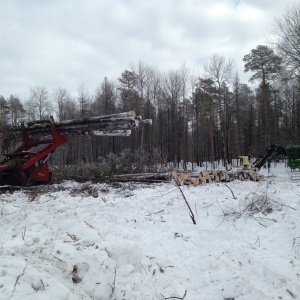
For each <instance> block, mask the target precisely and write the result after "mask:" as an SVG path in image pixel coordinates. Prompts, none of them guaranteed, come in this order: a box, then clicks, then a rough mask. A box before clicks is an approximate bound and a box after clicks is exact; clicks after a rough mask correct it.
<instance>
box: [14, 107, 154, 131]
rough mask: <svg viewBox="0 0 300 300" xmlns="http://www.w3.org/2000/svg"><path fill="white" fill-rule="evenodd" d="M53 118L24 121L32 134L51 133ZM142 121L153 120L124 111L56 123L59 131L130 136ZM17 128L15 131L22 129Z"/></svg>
mask: <svg viewBox="0 0 300 300" xmlns="http://www.w3.org/2000/svg"><path fill="white" fill-rule="evenodd" d="M53 122H54V121H53V118H52V119H50V120H37V121H31V122H27V123H24V127H25V129H26V131H27V132H28V133H29V134H30V135H34V134H44V133H49V132H50V130H51V124H52V123H53ZM140 123H149V124H152V120H150V119H145V120H143V119H142V117H141V116H137V115H136V114H135V112H134V111H129V112H122V113H118V114H111V115H104V116H96V117H90V118H83V119H73V120H66V121H61V122H59V123H55V127H56V129H57V131H58V132H59V133H75V134H83V135H87V134H90V135H95V136H106V135H109V136H129V135H130V134H131V129H133V128H136V127H138V126H139V124H140ZM20 130H21V128H17V129H15V130H14V131H20Z"/></svg>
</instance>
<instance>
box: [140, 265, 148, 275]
mask: <svg viewBox="0 0 300 300" xmlns="http://www.w3.org/2000/svg"><path fill="white" fill-rule="evenodd" d="M140 265H141V266H142V268H143V269H144V271H145V273H146V274H147V271H146V269H145V267H144V266H143V265H142V263H140Z"/></svg>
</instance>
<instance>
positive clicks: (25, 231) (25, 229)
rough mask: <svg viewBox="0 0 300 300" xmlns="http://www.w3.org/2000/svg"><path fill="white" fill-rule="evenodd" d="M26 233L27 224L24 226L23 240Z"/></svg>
mask: <svg viewBox="0 0 300 300" xmlns="http://www.w3.org/2000/svg"><path fill="white" fill-rule="evenodd" d="M25 234H26V226H25V227H24V231H22V239H23V241H24V239H25Z"/></svg>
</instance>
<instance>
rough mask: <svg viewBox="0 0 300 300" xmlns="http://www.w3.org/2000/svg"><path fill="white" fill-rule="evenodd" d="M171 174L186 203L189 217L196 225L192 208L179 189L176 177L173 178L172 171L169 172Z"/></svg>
mask: <svg viewBox="0 0 300 300" xmlns="http://www.w3.org/2000/svg"><path fill="white" fill-rule="evenodd" d="M171 176H172V178H173V179H174V181H175V183H176V185H177V187H178V189H179V191H180V193H181V195H182V197H183V199H184V201H185V204H186V205H187V207H188V209H189V211H190V217H191V219H192V221H193V224H195V225H197V223H196V220H195V216H194V213H193V211H192V209H191V207H190V205H189V203H188V201H187V199H186V197H185V195H184V193H183V191H182V189H181V187H180V185H179V183H178V180H177V178H175V176H174V175H173V174H172V173H171Z"/></svg>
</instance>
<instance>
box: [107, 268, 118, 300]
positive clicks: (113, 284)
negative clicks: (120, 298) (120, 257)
mask: <svg viewBox="0 0 300 300" xmlns="http://www.w3.org/2000/svg"><path fill="white" fill-rule="evenodd" d="M116 275H117V269H116V268H115V275H114V281H113V283H112V284H110V283H109V286H110V287H111V293H110V296H109V299H111V297H112V295H113V293H114V291H115V288H116Z"/></svg>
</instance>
